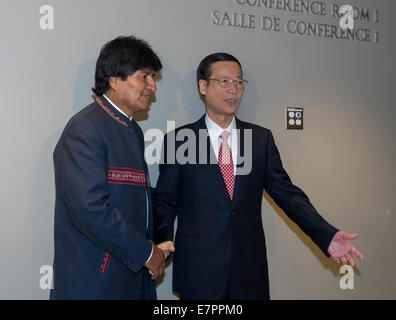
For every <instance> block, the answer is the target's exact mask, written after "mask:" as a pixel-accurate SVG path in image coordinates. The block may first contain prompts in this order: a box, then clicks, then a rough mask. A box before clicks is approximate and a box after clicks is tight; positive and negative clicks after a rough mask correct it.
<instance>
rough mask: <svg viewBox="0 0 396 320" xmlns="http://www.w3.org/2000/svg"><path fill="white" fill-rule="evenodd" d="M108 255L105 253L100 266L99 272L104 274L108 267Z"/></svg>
mask: <svg viewBox="0 0 396 320" xmlns="http://www.w3.org/2000/svg"><path fill="white" fill-rule="evenodd" d="M109 260H110V253H106V254H105V257H104V259H103V262H102V265H101V266H100V272H101V273H103V274H106V272H107V268H108V267H109Z"/></svg>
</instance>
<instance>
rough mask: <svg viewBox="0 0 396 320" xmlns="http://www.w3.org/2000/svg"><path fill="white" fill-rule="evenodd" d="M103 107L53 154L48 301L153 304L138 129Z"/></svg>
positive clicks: (66, 134) (75, 125)
mask: <svg viewBox="0 0 396 320" xmlns="http://www.w3.org/2000/svg"><path fill="white" fill-rule="evenodd" d="M98 101H99V102H100V100H98ZM101 101H102V102H100V103H98V102H94V103H92V104H91V105H89V106H88V107H86V108H85V109H83V110H82V111H81V112H79V113H78V114H76V115H75V116H74V117H73V118H72V119H71V120H70V121H69V123H68V124H67V126H66V128H65V129H64V131H63V133H62V136H61V137H60V139H59V142H58V144H57V145H56V148H55V151H54V165H55V185H56V203H55V235H54V236H55V257H54V265H53V267H54V283H53V287H54V289H53V290H52V291H51V296H50V297H51V299H143V298H145V299H155V298H156V293H155V283H154V281H152V280H151V279H150V276H149V274H148V272H147V270H146V269H145V268H144V267H143V265H144V264H145V263H146V260H147V259H148V258H149V256H150V254H151V250H152V245H151V243H150V242H149V240H148V238H152V208H151V206H152V205H151V198H150V194H149V195H148V196H149V197H148V204H149V208H148V209H147V199H146V194H147V193H148V190H149V179H148V171H147V166H146V163H145V162H144V158H143V147H144V142H143V135H142V132H141V129H140V128H139V127H138V126H137V124H136V123H134V122H131V121H130V120H129V119H128V118H127V117H125V116H124V115H122V114H121V113H120V112H118V111H117V110H116V109H115V108H113V107H112V106H111V105H110V104H109V103H108V102H107V101H106V100H105V99H104V98H103V97H102V99H101ZM147 211H148V218H149V223H148V230H147ZM147 234H148V237H147Z"/></svg>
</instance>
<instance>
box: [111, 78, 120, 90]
mask: <svg viewBox="0 0 396 320" xmlns="http://www.w3.org/2000/svg"><path fill="white" fill-rule="evenodd" d="M119 81H120V78H118V77H110V78H109V86H110V88H111V89H113V90H115V91H117V88H118V83H119Z"/></svg>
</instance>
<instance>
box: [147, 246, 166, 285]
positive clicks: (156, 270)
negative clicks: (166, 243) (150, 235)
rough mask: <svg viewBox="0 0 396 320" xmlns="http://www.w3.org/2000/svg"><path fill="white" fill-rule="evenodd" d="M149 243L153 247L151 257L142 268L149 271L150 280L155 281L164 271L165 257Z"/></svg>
mask: <svg viewBox="0 0 396 320" xmlns="http://www.w3.org/2000/svg"><path fill="white" fill-rule="evenodd" d="M150 242H151V245H152V246H153V255H152V256H151V259H150V260H149V261H147V263H146V264H145V265H144V266H145V267H146V268H147V269H148V270H149V273H150V274H151V279H152V280H155V279H156V278H157V277H158V276H160V275H161V274H162V273H163V272H164V270H165V255H164V253H163V252H162V250H161V249H160V248H158V247H156V246H155V245H154V243H153V242H152V241H151V240H150Z"/></svg>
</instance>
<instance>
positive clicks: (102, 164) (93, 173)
mask: <svg viewBox="0 0 396 320" xmlns="http://www.w3.org/2000/svg"><path fill="white" fill-rule="evenodd" d="M106 153H107V150H106V145H105V143H104V140H103V138H102V136H101V131H100V130H99V129H98V128H96V127H95V125H94V124H92V123H91V122H89V121H86V120H82V119H79V120H77V121H72V122H71V124H70V125H68V127H67V128H66V129H65V132H64V133H63V135H62V137H61V139H60V142H59V144H58V146H57V147H56V149H55V152H54V165H55V178H56V185H57V189H58V193H59V194H60V196H61V198H62V201H63V202H64V204H65V206H66V207H67V210H68V212H69V213H70V215H71V219H72V223H73V224H74V226H75V227H76V228H77V229H78V230H79V231H80V232H81V233H82V234H84V235H85V236H86V237H87V238H88V239H90V240H91V241H93V242H94V243H95V244H96V245H97V246H98V247H100V248H101V249H102V250H104V251H105V252H109V253H110V254H111V255H113V256H115V257H117V258H118V259H119V260H120V261H122V262H123V263H125V264H126V265H127V266H128V267H129V268H130V269H131V270H132V271H134V272H135V273H136V272H138V271H139V270H140V269H141V268H142V267H143V265H144V264H145V263H146V260H147V259H148V257H149V256H150V254H151V250H152V245H151V243H150V242H149V241H148V239H146V237H145V236H144V235H143V234H142V233H141V232H139V231H138V230H137V229H136V228H135V227H134V226H133V225H131V224H130V223H129V222H128V221H127V220H126V219H125V218H124V216H123V213H122V212H121V211H120V210H119V208H117V207H115V206H114V205H113V204H112V203H111V202H110V200H109V191H108V185H107V170H108V165H107V154H106ZM136 214H141V213H136Z"/></svg>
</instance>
